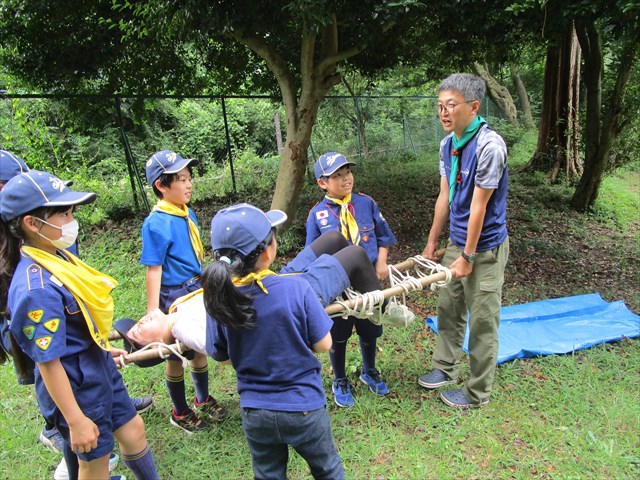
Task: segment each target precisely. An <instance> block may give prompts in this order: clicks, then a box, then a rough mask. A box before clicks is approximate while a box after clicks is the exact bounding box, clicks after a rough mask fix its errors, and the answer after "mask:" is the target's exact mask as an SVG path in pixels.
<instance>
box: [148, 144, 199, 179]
mask: <svg viewBox="0 0 640 480" xmlns="http://www.w3.org/2000/svg"><path fill="white" fill-rule="evenodd" d="M191 163H192V164H193V165H197V164H198V163H200V162H199V161H198V160H194V159H193V158H182V157H181V156H180V155H178V154H177V153H176V152H172V151H171V150H162V151H160V152H158V153H155V154H153V156H152V157H151V158H150V159H149V160H147V166H146V168H145V175H146V176H147V182H149V185H153V184H154V183H155V181H156V180H158V179H159V178H160V175H162V174H163V173H169V174H171V173H178V172H179V171H180V170H182V169H183V168H185V167H186V166H188V165H189V164H191Z"/></svg>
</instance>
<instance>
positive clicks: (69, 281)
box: [22, 246, 118, 351]
mask: <svg viewBox="0 0 640 480" xmlns="http://www.w3.org/2000/svg"><path fill="white" fill-rule="evenodd" d="M22 251H23V252H24V253H25V254H26V255H28V256H29V257H31V258H33V259H34V260H35V261H36V262H37V263H38V264H40V265H42V267H44V269H45V270H47V271H48V272H49V273H51V274H52V275H54V276H55V277H56V278H57V279H58V280H60V282H61V283H62V285H64V287H65V288H66V289H67V290H69V292H70V293H71V295H73V298H75V299H76V301H77V302H78V305H80V310H81V311H82V315H83V316H84V319H85V322H86V323H87V327H88V328H89V333H90V334H91V338H92V339H93V341H94V342H96V344H97V345H98V346H99V347H100V348H102V349H103V350H107V351H109V350H110V349H111V346H110V345H109V333H110V332H111V325H112V323H113V298H111V290H113V289H114V288H115V287H116V286H117V285H118V282H116V280H115V279H113V278H112V277H110V276H109V275H106V274H104V273H101V272H99V271H97V270H94V269H93V268H91V267H90V266H89V265H87V264H86V263H84V262H83V261H82V260H80V259H79V258H78V257H76V256H75V255H73V254H71V253H69V252H68V251H66V250H65V251H64V253H65V255H66V256H67V258H68V259H69V261H66V260H64V259H62V258H60V257H59V256H57V255H51V254H50V253H47V252H45V251H44V250H41V249H39V248H35V247H28V246H23V247H22Z"/></svg>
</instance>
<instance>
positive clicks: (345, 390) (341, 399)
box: [331, 377, 356, 407]
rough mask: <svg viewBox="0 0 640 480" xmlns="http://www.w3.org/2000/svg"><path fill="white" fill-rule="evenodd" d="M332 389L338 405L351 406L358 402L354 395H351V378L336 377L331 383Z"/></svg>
mask: <svg viewBox="0 0 640 480" xmlns="http://www.w3.org/2000/svg"><path fill="white" fill-rule="evenodd" d="M331 389H332V390H333V396H334V400H335V401H336V405H338V406H339V407H350V406H351V405H353V404H354V403H356V402H355V400H354V399H353V395H351V385H349V380H347V379H346V378H345V377H342V378H336V379H335V380H334V381H333V384H332V385H331Z"/></svg>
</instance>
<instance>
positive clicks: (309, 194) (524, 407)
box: [0, 137, 640, 480]
mask: <svg viewBox="0 0 640 480" xmlns="http://www.w3.org/2000/svg"><path fill="white" fill-rule="evenodd" d="M534 146H535V139H534V138H533V137H526V138H525V139H524V140H523V141H522V142H520V143H519V144H517V145H515V146H514V148H513V149H512V150H511V156H510V168H511V171H510V197H509V217H508V222H509V230H510V236H511V249H512V255H511V258H510V264H509V266H508V268H507V278H506V283H505V287H504V304H505V305H510V304H517V303H523V302H527V301H534V300H541V299H546V298H556V297H561V296H567V295H576V294H581V293H591V292H600V293H601V294H602V295H603V297H604V298H605V299H607V300H620V299H623V300H625V301H626V302H627V304H628V305H629V306H630V308H631V309H632V310H634V311H635V312H636V313H638V312H640V295H639V291H640V281H639V280H640V279H639V278H638V272H639V271H640V246H639V245H640V242H639V231H640V226H639V224H638V220H639V218H640V217H639V216H638V205H639V200H638V192H639V190H638V169H637V166H636V167H635V168H634V167H628V168H629V169H630V170H629V172H631V173H635V175H633V174H631V175H624V172H622V173H621V174H618V175H616V176H613V177H610V178H608V179H606V181H605V182H604V184H603V187H602V193H601V195H600V199H599V201H598V205H597V206H596V209H595V210H594V213H591V214H588V215H578V214H576V213H575V212H572V211H570V210H569V209H568V208H567V207H566V204H567V201H568V199H569V198H570V195H571V193H572V189H571V188H570V187H567V186H563V185H548V184H547V183H546V182H545V181H544V179H543V178H542V177H540V176H539V175H535V174H531V173H527V172H525V171H524V170H523V169H522V167H523V165H524V164H525V163H526V160H527V159H528V155H530V153H531V152H532V151H533V150H532V149H533V147H534ZM436 162H437V159H436V158H435V157H434V156H432V157H425V158H419V159H414V158H406V159H398V158H396V159H394V160H385V159H370V160H367V161H364V162H361V165H359V166H358V167H357V170H355V176H356V183H357V190H359V191H364V192H366V193H368V194H370V195H371V196H372V197H373V198H374V199H376V201H377V202H378V203H379V204H380V206H381V209H382V211H383V213H384V214H385V216H386V217H387V219H388V220H389V222H390V224H391V226H392V228H393V229H394V232H395V233H396V236H397V237H398V240H399V243H398V245H397V246H396V247H394V248H393V250H392V252H391V259H392V261H393V262H398V261H400V260H403V259H405V258H406V257H408V256H410V255H415V254H418V253H420V252H421V250H422V247H423V246H424V241H425V239H426V235H427V232H428V228H429V225H430V220H431V214H432V211H433V204H434V202H435V197H436V195H437V188H438V184H437V182H438V178H437V168H436V167H437V165H436ZM272 167H273V165H268V164H259V165H258V164H252V163H247V164H244V165H243V164H240V165H238V166H237V171H236V175H237V177H238V178H239V179H240V180H239V182H240V184H241V185H244V186H243V187H242V188H243V190H241V193H239V194H237V195H222V194H221V195H219V196H216V197H214V198H206V196H205V195H204V194H203V193H202V192H206V191H214V190H215V189H216V188H217V187H218V184H219V183H220V182H219V180H218V179H217V178H215V176H212V177H211V178H208V177H203V178H199V179H197V183H196V186H195V188H196V189H197V191H198V192H199V193H198V198H197V199H196V201H195V202H194V205H193V206H194V209H195V210H196V213H197V214H198V217H199V218H200V222H201V225H202V226H203V228H202V232H203V240H204V241H205V244H208V239H207V238H206V237H207V234H206V233H205V232H206V231H207V230H208V228H207V227H208V223H209V221H210V219H211V216H212V214H213V213H214V212H215V211H216V210H217V209H218V208H220V207H221V206H222V205H228V204H230V203H234V202H236V201H245V200H248V201H251V202H253V203H256V204H258V205H259V206H261V207H263V208H264V207H268V205H269V202H270V194H269V188H272V186H273V180H274V178H273V174H272V173H268V172H275V169H274V168H272ZM256 172H257V173H258V174H256ZM243 175H244V176H243ZM249 175H250V176H251V177H250V178H249V177H248V176H249ZM243 182H245V183H243ZM75 188H78V189H81V188H82V185H81V184H78V183H77V184H76V186H75ZM319 197H320V194H319V191H317V188H316V187H314V186H313V185H307V186H305V189H304V191H303V197H302V199H301V202H300V210H299V214H298V218H297V220H296V223H295V225H294V228H292V229H291V230H290V231H289V232H286V233H285V234H284V235H283V236H282V238H281V242H280V247H281V249H282V251H281V252H280V253H281V256H280V258H279V262H286V260H287V258H291V256H292V255H293V254H294V253H295V252H296V251H297V250H298V249H299V248H300V247H301V245H302V243H303V241H304V239H303V235H304V219H305V217H306V212H307V211H308V210H309V208H310V207H311V206H312V205H313V204H314V203H315V201H317V199H319ZM85 208H87V207H85ZM83 214H84V215H85V219H88V218H89V217H90V216H91V215H92V212H90V211H89V212H86V213H85V212H82V211H80V215H79V216H80V221H81V225H82V224H83V217H82V215H83ZM86 223H88V222H87V221H85V222H84V224H85V225H86ZM140 225H141V218H138V217H136V218H133V219H129V220H128V221H122V222H117V223H114V222H109V223H100V224H99V225H98V226H94V227H92V228H91V229H90V231H89V233H87V234H85V236H84V237H83V238H82V239H81V254H82V256H83V257H84V258H85V260H86V261H87V262H88V263H89V264H91V265H93V266H95V267H97V268H98V269H101V270H103V271H105V272H108V273H110V274H111V275H113V276H114V277H115V278H117V279H118V280H119V282H120V286H119V287H118V288H117V289H116V290H115V291H114V298H115V302H116V316H130V317H138V316H140V315H142V314H143V313H144V308H145V293H144V270H143V269H142V267H140V266H139V265H138V259H139V252H140V239H139V233H138V232H139V228H140ZM408 302H409V304H410V306H411V307H412V308H413V309H414V310H415V311H417V312H419V313H421V314H422V315H423V316H427V315H432V314H434V312H435V308H436V304H437V299H436V296H435V294H434V293H431V292H430V291H425V292H421V293H412V294H411V295H410V296H409V301H408ZM434 345H435V335H434V334H433V332H431V331H430V330H428V329H427V328H426V327H425V325H424V322H415V323H413V324H412V325H410V326H409V327H407V328H400V327H396V326H387V327H385V334H384V335H383V337H382V338H381V339H380V341H379V352H378V366H379V368H380V370H381V371H382V373H383V376H384V378H385V380H386V381H387V383H388V384H389V386H390V388H391V394H390V395H388V396H387V397H383V398H381V397H376V396H374V395H373V394H371V393H369V392H368V391H367V390H366V389H365V387H364V385H362V384H360V383H359V381H358V372H359V368H360V358H359V349H358V346H357V337H355V336H354V337H352V338H351V340H350V344H349V347H348V349H347V368H348V375H349V378H350V380H351V383H352V386H353V387H354V395H355V397H356V405H355V406H354V407H352V408H349V409H340V408H338V407H337V406H336V405H335V404H334V403H333V399H332V397H331V394H330V392H331V388H330V380H331V378H332V375H331V371H330V365H329V361H328V355H327V354H321V355H320V356H319V358H320V359H321V361H322V363H323V366H324V372H323V373H324V383H325V390H326V392H327V393H328V408H329V412H330V415H331V418H332V423H333V429H334V437H335V439H336V443H337V445H338V449H339V451H340V454H341V456H342V458H343V461H344V464H345V469H346V472H347V475H348V478H352V479H380V480H382V479H422V478H427V479H458V478H459V479H468V478H479V479H494V478H499V479H503V478H504V479H529V478H535V479H583V478H593V479H601V478H612V479H613V478H615V479H619V478H638V477H640V428H639V427H640V425H639V419H640V342H638V341H637V340H623V341H621V342H617V343H615V344H605V345H599V346H596V347H594V348H591V349H588V350H582V351H579V352H575V353H573V354H569V355H558V356H549V357H540V358H535V359H527V360H516V361H512V362H508V363H506V364H503V365H501V366H499V367H498V370H497V375H496V380H495V384H494V391H493V396H492V399H491V403H490V404H489V405H488V406H486V407H484V408H482V409H478V410H473V411H458V410H455V409H451V408H449V407H446V406H445V405H444V404H443V403H442V402H441V401H440V400H439V399H438V393H437V392H433V391H427V390H425V389H423V388H421V387H420V386H419V385H418V384H417V377H418V376H420V375H422V374H424V373H426V372H427V371H429V370H430V359H431V354H432V351H433V348H434ZM163 372H164V370H163V367H162V366H157V367H154V368H150V369H140V368H138V367H135V366H131V367H128V368H126V369H125V370H124V371H123V375H124V379H125V383H126V384H127V386H128V388H129V390H130V393H131V394H132V395H133V396H141V395H153V396H154V399H155V405H154V408H153V409H152V410H150V411H149V412H147V413H145V414H143V417H144V420H145V424H146V428H147V436H148V439H149V441H150V443H151V446H152V448H153V452H154V456H155V459H156V463H157V465H158V469H159V473H160V477H161V478H163V479H217V478H224V479H227V478H229V479H245V478H246V479H248V478H252V470H251V459H250V455H249V451H248V448H247V446H246V443H245V440H244V437H243V433H242V425H241V419H240V413H239V398H238V395H237V393H236V385H235V376H234V373H233V370H232V369H231V367H225V366H221V365H217V364H215V362H213V361H212V360H210V379H211V386H210V391H211V393H212V394H213V395H214V396H215V397H216V398H217V399H218V400H219V401H220V402H222V403H223V404H224V405H225V406H226V408H227V409H228V411H229V412H230V417H229V418H228V419H227V420H226V421H225V422H224V423H223V424H221V425H214V426H212V428H210V429H209V430H208V431H205V432H202V433H199V434H196V435H193V436H187V435H185V434H184V433H182V432H181V431H178V430H177V429H176V428H174V427H172V426H170V424H169V421H168V418H169V412H170V408H171V407H170V401H169V397H168V394H167V391H166V388H165V385H164V374H163ZM467 377H468V366H467V364H466V363H465V364H463V368H462V373H461V381H464V380H465V379H466V378H467ZM186 384H187V395H188V396H193V387H192V384H191V381H190V380H189V379H187V381H186ZM0 385H2V388H1V390H0V426H1V428H0V478H8V479H34V478H36V479H45V478H51V476H52V472H53V470H54V468H55V466H56V465H57V463H58V461H59V458H60V456H59V455H57V454H54V453H51V452H49V451H47V450H46V449H45V448H44V447H42V445H40V444H39V443H37V441H36V439H37V436H38V432H39V431H40V429H41V427H42V423H43V422H42V419H41V418H40V416H39V413H38V409H37V404H36V400H35V395H34V389H33V387H32V386H18V385H16V382H15V378H14V375H13V368H12V366H11V365H5V366H3V367H0ZM117 472H120V473H123V474H125V475H127V476H128V478H130V479H131V478H132V476H131V474H130V473H129V472H127V471H126V468H124V467H123V466H122V465H120V466H119V467H118V470H117ZM289 476H290V478H292V479H306V478H310V475H309V474H308V471H307V467H306V464H305V463H304V461H302V460H301V459H300V458H299V457H298V456H297V455H296V454H295V453H293V454H292V455H291V459H290V466H289Z"/></svg>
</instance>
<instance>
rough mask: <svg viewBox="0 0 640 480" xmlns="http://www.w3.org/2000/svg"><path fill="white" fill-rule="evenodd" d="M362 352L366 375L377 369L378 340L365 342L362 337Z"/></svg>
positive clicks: (363, 369)
mask: <svg viewBox="0 0 640 480" xmlns="http://www.w3.org/2000/svg"><path fill="white" fill-rule="evenodd" d="M360 351H361V352H362V371H363V372H365V373H366V372H368V371H369V370H370V369H372V368H376V339H375V338H373V339H371V340H365V339H363V338H362V337H360Z"/></svg>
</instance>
